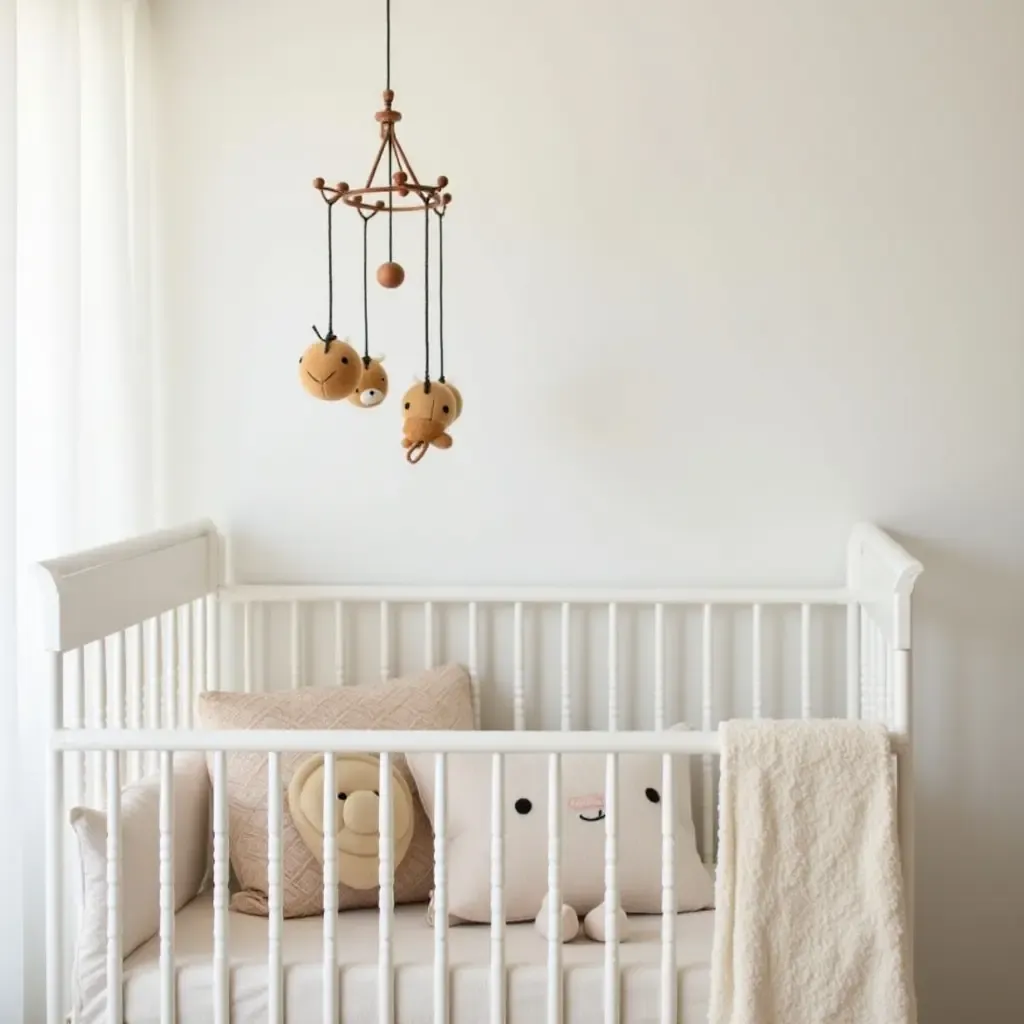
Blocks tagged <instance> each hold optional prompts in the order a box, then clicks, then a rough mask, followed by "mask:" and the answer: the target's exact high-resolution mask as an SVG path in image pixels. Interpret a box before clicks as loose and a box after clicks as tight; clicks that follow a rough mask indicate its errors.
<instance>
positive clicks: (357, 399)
mask: <svg viewBox="0 0 1024 1024" xmlns="http://www.w3.org/2000/svg"><path fill="white" fill-rule="evenodd" d="M383 362H384V357H383V356H374V358H373V359H371V360H370V362H369V364H365V365H364V364H363V363H360V365H361V366H362V368H363V372H362V376H361V377H360V378H359V383H358V384H357V385H356V389H355V391H353V392H352V394H351V395H349V396H348V400H349V401H350V402H351V403H352V404H353V405H358V406H360V407H361V408H363V409H372V408H373V407H374V406H375V405H380V403H381V402H383V401H384V399H385V398H387V394H388V372H387V370H385V369H384V367H383V366H381V363H383Z"/></svg>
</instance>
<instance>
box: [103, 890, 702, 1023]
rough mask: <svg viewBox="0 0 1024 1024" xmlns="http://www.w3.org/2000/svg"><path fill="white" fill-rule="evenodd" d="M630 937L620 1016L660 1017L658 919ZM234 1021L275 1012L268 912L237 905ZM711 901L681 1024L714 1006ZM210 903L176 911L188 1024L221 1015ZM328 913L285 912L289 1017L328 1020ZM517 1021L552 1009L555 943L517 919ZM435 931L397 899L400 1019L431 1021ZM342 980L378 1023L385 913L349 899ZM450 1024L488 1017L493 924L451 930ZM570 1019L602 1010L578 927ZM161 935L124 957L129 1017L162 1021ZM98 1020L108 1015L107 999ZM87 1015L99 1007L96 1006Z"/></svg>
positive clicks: (694, 950) (684, 919)
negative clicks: (290, 915)
mask: <svg viewBox="0 0 1024 1024" xmlns="http://www.w3.org/2000/svg"><path fill="white" fill-rule="evenodd" d="M630 921H631V931H632V936H631V938H630V939H629V941H626V942H623V943H622V944H621V945H620V947H619V957H620V962H621V965H622V1018H621V1019H622V1022H623V1024H657V1022H658V1021H659V1020H660V1010H659V1000H660V994H661V944H660V936H661V918H660V917H657V916H633V917H631V918H630ZM228 927H229V935H230V950H231V957H232V967H231V1021H232V1024H249V1022H250V1021H252V1022H255V1021H260V1022H263V1021H266V1019H267V966H266V965H267V920H266V918H260V917H252V916H248V915H244V914H236V913H232V914H230V915H229V926H228ZM713 928H714V912H713V911H702V912H699V913H691V914H679V915H678V916H677V918H676V964H677V971H678V992H679V997H678V1008H679V1012H678V1016H677V1020H678V1021H681V1022H683V1024H691V1022H696V1021H701V1022H703V1021H705V1020H706V1019H707V1013H708V993H709V976H708V965H709V962H710V959H711V940H712V931H713ZM212 936H213V906H212V902H211V898H210V895H209V894H205V895H202V896H200V897H198V898H197V899H195V900H193V901H192V902H191V903H190V904H188V905H187V906H186V907H183V908H182V910H181V911H179V912H178V914H177V915H176V918H175V961H176V968H177V1003H178V1005H177V1011H178V1013H177V1018H178V1020H181V1021H188V1024H204V1022H207V1021H209V1022H212V1021H213V1008H212V1002H213V999H212V997H213V974H212V964H211V959H212V946H213V939H212ZM322 936H323V919H322V918H320V917H314V918H300V919H295V920H288V921H285V922H284V934H283V939H284V942H283V960H284V969H285V978H284V998H285V1016H286V1020H287V1021H289V1022H301V1024H318V1022H319V1021H320V1020H321V1019H322V1016H321V1015H322V1012H323V1011H322V1003H321V992H322V977H323V976H322V973H321V970H322V969H321V963H322V952H321V950H322V946H321V942H322ZM505 936H506V937H505V950H506V954H505V959H506V964H507V965H508V1018H507V1019H508V1024H537V1022H538V1021H543V1020H545V1019H546V1002H545V999H546V992H547V966H546V964H547V944H546V942H545V940H544V939H543V938H542V937H541V936H540V935H539V934H538V933H537V931H536V930H535V928H534V926H533V925H532V924H515V925H509V926H508V927H507V928H506V932H505ZM433 942H434V935H433V931H432V929H431V928H430V926H429V925H428V924H427V921H426V908H425V907H424V906H422V905H415V906H402V907H397V908H396V910H395V930H394V957H395V1021H396V1024H431V1022H432V1014H433V1005H432V992H433V956H434V948H433ZM337 948H338V964H339V968H338V985H339V1006H340V1012H341V1020H342V1021H343V1022H344V1024H378V1022H377V967H376V960H377V912H376V911H375V910H351V911H346V912H345V913H343V914H340V915H339V917H338V939H337ZM448 949H449V963H450V965H451V981H450V983H449V995H450V1000H451V1020H452V1024H486V1022H487V1021H488V1020H489V1016H488V1014H489V1001H488V993H489V966H488V965H489V958H490V933H489V928H488V927H487V926H486V925H459V926H458V927H453V928H450V929H449V931H448ZM563 963H564V965H565V1017H564V1020H565V1024H593V1022H594V1021H600V1020H603V1019H604V1018H603V1002H602V998H603V976H604V974H603V972H604V946H603V945H601V944H600V943H596V942H591V941H589V940H587V939H585V938H578V939H576V940H574V941H573V942H570V943H567V944H566V945H565V946H564V947H563ZM159 1007H160V968H159V940H158V939H156V938H153V939H151V940H150V941H149V942H147V943H146V944H145V945H143V946H141V947H139V949H137V950H136V951H135V952H134V953H133V954H132V955H131V956H130V957H129V958H128V960H127V961H126V962H125V976H124V1020H125V1024H156V1022H158V1021H159V1019H160V1009H159ZM96 1009H97V1010H98V1011H99V1012H98V1013H97V1014H96V1016H95V1019H96V1020H100V1019H102V1007H97V1008H96ZM89 1018H90V1019H89V1021H88V1024H92V1019H93V1015H92V1014H89Z"/></svg>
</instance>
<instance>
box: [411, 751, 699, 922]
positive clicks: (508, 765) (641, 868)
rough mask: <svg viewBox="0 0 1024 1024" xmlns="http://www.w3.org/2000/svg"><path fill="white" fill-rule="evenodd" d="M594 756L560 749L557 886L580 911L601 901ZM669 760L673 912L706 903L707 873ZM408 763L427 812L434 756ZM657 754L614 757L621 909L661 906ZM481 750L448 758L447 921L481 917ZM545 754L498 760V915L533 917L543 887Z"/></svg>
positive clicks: (486, 851)
mask: <svg viewBox="0 0 1024 1024" xmlns="http://www.w3.org/2000/svg"><path fill="white" fill-rule="evenodd" d="M606 764H607V758H606V757H605V755H603V754H566V755H564V756H563V757H562V790H561V800H562V860H561V889H562V900H563V902H564V903H565V904H567V905H568V906H569V907H571V908H572V909H573V910H575V911H576V913H577V914H579V915H580V916H583V915H585V914H587V913H589V912H590V911H591V910H594V909H595V908H596V907H598V906H599V905H600V904H601V903H602V902H603V900H604V863H605V861H604V844H605V770H606ZM683 764H685V759H679V761H678V762H677V764H676V765H675V766H674V767H675V771H674V774H673V780H674V788H675V791H676V829H675V837H676V858H675V867H676V871H675V888H676V905H677V908H678V909H679V910H700V909H703V908H706V907H710V906H711V905H712V902H713V897H714V894H713V891H712V883H711V878H710V876H709V874H708V872H707V871H706V870H705V868H704V865H703V864H702V863H701V861H700V858H699V857H698V855H697V846H696V839H695V836H694V831H693V821H692V819H691V815H690V792H689V769H688V767H686V768H683V767H682V766H683ZM409 766H410V768H411V769H412V773H413V776H414V777H415V779H416V785H417V787H418V789H419V792H420V795H421V797H422V799H423V802H424V806H425V807H426V809H427V814H428V816H429V817H430V819H431V822H433V820H434V819H433V814H434V756H433V755H432V754H426V755H424V754H410V755H409ZM661 767H662V758H661V755H659V754H623V755H621V756H620V757H619V804H618V824H619V829H618V834H619V848H618V854H619V858H618V881H619V894H620V903H621V909H622V910H623V911H625V912H626V913H638V914H642V913H657V912H659V911H660V910H661V815H662V805H661V788H662V777H661ZM490 807H491V758H490V756H489V755H477V754H452V755H450V756H449V758H448V823H447V827H448V850H447V854H448V910H449V913H450V914H451V916H452V917H453V918H454V919H461V920H463V921H477V922H486V921H489V920H490V843H491V812H490ZM547 858H548V756H547V755H546V754H510V755H508V756H507V757H506V758H505V866H506V870H505V914H506V919H507V920H509V921H529V920H533V919H534V918H535V917H536V916H537V913H538V911H539V910H540V908H541V904H542V902H543V900H544V897H545V896H546V895H547V887H548V886H547V883H548V879H547Z"/></svg>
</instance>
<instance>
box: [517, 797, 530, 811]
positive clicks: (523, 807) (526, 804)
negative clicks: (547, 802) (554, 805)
mask: <svg viewBox="0 0 1024 1024" xmlns="http://www.w3.org/2000/svg"><path fill="white" fill-rule="evenodd" d="M532 810H533V804H532V803H530V801H529V800H527V799H526V797H524V796H521V797H520V798H519V799H518V800H517V801H516V813H518V814H529V813H530V811H532Z"/></svg>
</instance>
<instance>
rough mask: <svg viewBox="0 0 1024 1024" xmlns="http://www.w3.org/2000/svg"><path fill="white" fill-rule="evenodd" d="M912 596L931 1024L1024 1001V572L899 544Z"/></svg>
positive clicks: (923, 993) (921, 954)
mask: <svg viewBox="0 0 1024 1024" xmlns="http://www.w3.org/2000/svg"><path fill="white" fill-rule="evenodd" d="M901 543H905V544H906V546H907V548H908V550H910V551H912V552H913V553H914V554H915V556H916V557H918V558H919V559H920V560H921V561H922V562H923V563H924V565H925V573H924V575H923V576H922V577H921V582H920V586H919V590H918V591H916V592H915V621H914V628H915V635H914V651H915V654H914V659H915V660H914V698H915V707H914V725H915V730H916V736H915V739H916V750H917V756H916V765H917V789H916V796H917V929H916V936H917V938H916V943H917V945H916V967H917V987H918V993H919V997H920V1016H921V1020H942V1021H968V1020H970V1021H977V1022H979V1024H982V1022H988V1021H991V1022H993V1024H995V1022H1002V1021H1011V1020H1018V1019H1020V1017H1019V1015H1020V1008H1021V1006H1024V970H1022V962H1021V951H1022V950H1024V881H1022V879H1024V874H1022V871H1024V736H1022V734H1021V728H1020V726H1021V722H1022V721H1024V715H1022V714H1021V697H1022V694H1024V565H1018V566H1017V567H1016V568H1015V569H1014V568H1012V567H1006V566H1000V565H995V564H991V563H987V562H986V561H985V560H984V559H983V558H981V557H974V556H971V555H968V554H966V553H964V552H962V551H960V550H956V549H954V548H952V547H949V546H945V545H943V544H941V543H935V542H930V541H929V542H924V541H922V542H917V541H914V540H913V539H911V538H906V539H904V540H901Z"/></svg>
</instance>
